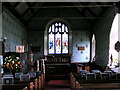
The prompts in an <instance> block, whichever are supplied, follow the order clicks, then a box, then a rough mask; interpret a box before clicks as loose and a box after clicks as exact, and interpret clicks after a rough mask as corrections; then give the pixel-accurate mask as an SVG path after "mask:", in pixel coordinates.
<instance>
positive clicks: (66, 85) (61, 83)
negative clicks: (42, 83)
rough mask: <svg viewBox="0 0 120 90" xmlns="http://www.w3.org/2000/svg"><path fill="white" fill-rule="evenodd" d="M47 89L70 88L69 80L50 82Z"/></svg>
mask: <svg viewBox="0 0 120 90" xmlns="http://www.w3.org/2000/svg"><path fill="white" fill-rule="evenodd" d="M46 87H47V88H48V87H49V88H70V81H69V80H50V81H48V83H47V85H46Z"/></svg>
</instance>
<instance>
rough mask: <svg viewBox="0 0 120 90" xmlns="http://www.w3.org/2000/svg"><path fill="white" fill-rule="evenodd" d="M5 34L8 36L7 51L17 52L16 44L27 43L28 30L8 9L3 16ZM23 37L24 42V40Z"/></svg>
mask: <svg viewBox="0 0 120 90" xmlns="http://www.w3.org/2000/svg"><path fill="white" fill-rule="evenodd" d="M2 19H3V20H2V32H3V36H5V37H7V40H6V41H5V52H9V51H11V52H15V51H16V49H15V47H16V45H24V46H25V49H26V45H27V43H28V42H27V31H26V29H25V28H24V26H23V25H22V24H21V23H20V22H19V21H18V20H17V19H16V18H15V17H14V16H13V15H11V14H10V13H9V12H8V11H6V10H4V11H3V17H2ZM22 39H23V42H22Z"/></svg>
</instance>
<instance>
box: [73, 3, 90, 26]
mask: <svg viewBox="0 0 120 90" xmlns="http://www.w3.org/2000/svg"><path fill="white" fill-rule="evenodd" d="M73 4H74V5H75V6H76V3H73ZM79 5H80V4H79ZM80 6H81V5H80ZM76 10H77V11H78V13H79V14H80V15H82V16H83V17H87V16H85V14H84V13H83V12H81V11H80V8H78V7H77V8H76ZM86 20H87V21H88V22H89V23H90V24H92V22H91V21H90V20H89V19H86Z"/></svg>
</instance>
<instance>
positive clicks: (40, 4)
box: [27, 2, 44, 24]
mask: <svg viewBox="0 0 120 90" xmlns="http://www.w3.org/2000/svg"><path fill="white" fill-rule="evenodd" d="M43 4H44V2H42V3H39V6H42V5H43ZM39 10H40V9H38V10H37V11H36V12H35V13H34V14H33V15H32V17H31V18H30V19H29V20H28V21H27V24H28V23H29V22H30V21H31V20H32V18H34V17H35V16H36V14H37V13H38V12H39Z"/></svg>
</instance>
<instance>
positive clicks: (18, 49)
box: [16, 46, 24, 53]
mask: <svg viewBox="0 0 120 90" xmlns="http://www.w3.org/2000/svg"><path fill="white" fill-rule="evenodd" d="M16 52H17V53H24V46H16Z"/></svg>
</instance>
